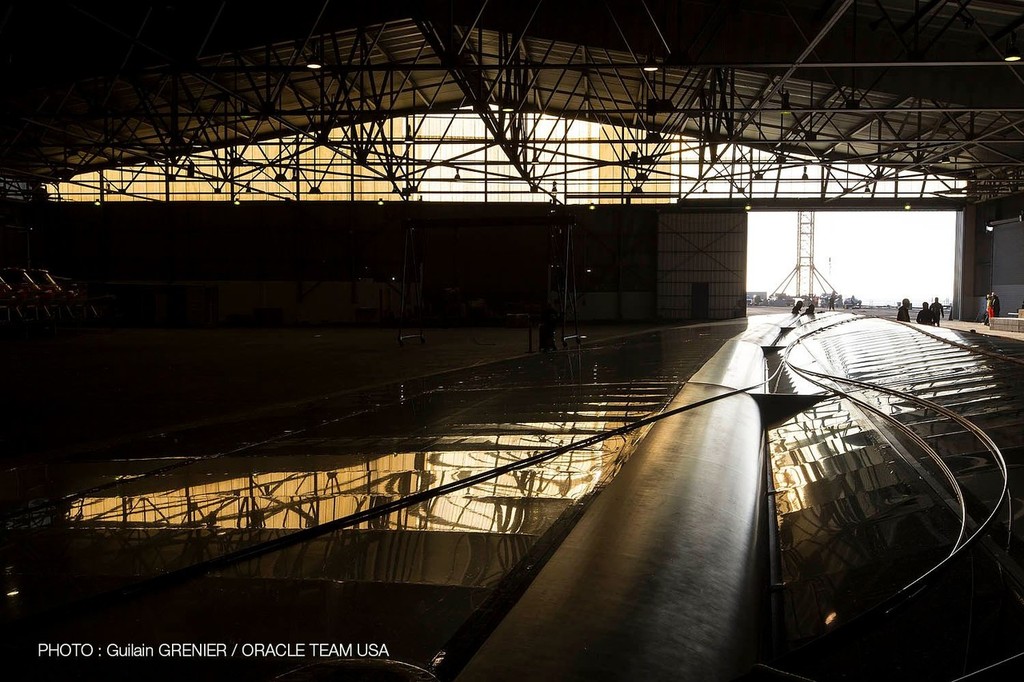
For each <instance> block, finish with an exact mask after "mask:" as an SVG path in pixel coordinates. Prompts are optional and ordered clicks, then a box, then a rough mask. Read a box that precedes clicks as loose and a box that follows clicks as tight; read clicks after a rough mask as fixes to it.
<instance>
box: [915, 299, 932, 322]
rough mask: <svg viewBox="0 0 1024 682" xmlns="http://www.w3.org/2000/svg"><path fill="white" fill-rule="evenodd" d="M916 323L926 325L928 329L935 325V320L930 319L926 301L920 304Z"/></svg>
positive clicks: (930, 314) (930, 315)
mask: <svg viewBox="0 0 1024 682" xmlns="http://www.w3.org/2000/svg"><path fill="white" fill-rule="evenodd" d="M917 323H918V324H926V325H928V326H929V327H931V326H934V325H935V318H934V317H932V311H931V309H930V308H929V307H928V301H924V302H923V303H921V312H919V313H918V314H917Z"/></svg>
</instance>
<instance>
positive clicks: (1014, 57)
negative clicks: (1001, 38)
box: [1003, 31, 1020, 62]
mask: <svg viewBox="0 0 1024 682" xmlns="http://www.w3.org/2000/svg"><path fill="white" fill-rule="evenodd" d="M1003 61H1004V62H1019V61H1020V48H1019V47H1017V32H1016V31H1010V40H1009V42H1007V43H1006V54H1004V55H1003Z"/></svg>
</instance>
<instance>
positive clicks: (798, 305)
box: [790, 298, 814, 315]
mask: <svg viewBox="0 0 1024 682" xmlns="http://www.w3.org/2000/svg"><path fill="white" fill-rule="evenodd" d="M803 307H804V302H803V301H797V302H796V305H795V306H793V310H791V311H790V312H791V313H792V314H794V315H813V314H814V299H813V298H812V299H811V301H810V303H808V304H807V310H804V311H803V312H801V309H802V308H803Z"/></svg>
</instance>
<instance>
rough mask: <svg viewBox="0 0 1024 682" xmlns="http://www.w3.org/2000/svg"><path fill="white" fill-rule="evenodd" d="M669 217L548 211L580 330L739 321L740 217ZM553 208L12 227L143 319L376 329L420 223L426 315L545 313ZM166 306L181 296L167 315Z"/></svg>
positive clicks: (322, 206)
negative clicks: (568, 260) (529, 309)
mask: <svg viewBox="0 0 1024 682" xmlns="http://www.w3.org/2000/svg"><path fill="white" fill-rule="evenodd" d="M674 208H675V207H672V208H665V207H657V208H655V207H645V206H611V207H597V209H596V210H589V209H588V208H587V207H585V206H582V207H572V208H571V209H569V208H565V207H559V208H557V209H556V211H558V214H557V215H558V216H560V218H558V219H559V220H561V221H563V222H564V221H565V220H566V217H567V216H568V215H569V214H568V213H567V212H569V211H571V213H572V216H573V217H574V218H575V223H576V228H574V230H573V235H574V237H573V249H574V252H575V264H576V274H577V279H578V288H579V291H580V292H581V294H582V298H581V301H580V307H579V312H580V315H581V317H582V318H584V319H602V320H630V319H634V320H639V319H655V318H657V317H662V318H668V319H696V318H700V319H722V318H727V317H734V316H736V315H738V314H739V315H742V314H743V310H742V302H741V301H740V300H739V299H742V297H743V296H744V291H745V288H746V284H745V279H746V214H745V213H744V212H742V211H721V210H718V211H711V212H708V211H704V212H692V211H682V210H673V209H674ZM550 209H551V207H550V206H549V205H547V204H437V203H428V202H401V203H399V202H388V203H386V204H385V205H383V206H378V205H377V204H376V203H350V202H345V203H334V202H243V203H242V204H241V205H238V206H236V205H233V204H230V203H228V202H195V203H186V202H175V203H166V204H151V203H145V204H143V203H129V202H125V203H115V202H110V203H107V204H104V205H102V206H94V205H92V204H85V203H82V204H78V203H65V204H58V203H46V204H39V205H34V206H32V207H31V208H30V209H28V210H27V211H26V212H25V214H24V216H23V222H24V223H25V224H28V225H31V226H32V227H33V231H32V233H31V257H32V261H33V265H34V266H36V267H46V268H48V269H50V270H51V272H53V273H54V274H56V275H61V276H66V277H71V278H75V279H78V280H82V281H86V282H89V283H91V284H92V285H93V286H94V287H98V288H99V290H103V289H104V287H107V288H112V289H111V290H112V291H115V293H117V294H118V295H119V297H120V298H121V299H122V300H123V302H124V303H125V305H126V306H127V307H129V308H130V309H131V310H130V311H129V313H130V314H129V317H132V316H134V317H136V318H141V319H140V320H139V321H145V322H150V323H157V324H195V323H199V324H215V323H221V322H225V321H232V319H242V320H245V319H247V316H248V318H251V317H252V315H253V313H254V311H255V310H257V309H258V310H263V311H267V310H271V311H274V310H279V311H280V313H279V318H278V317H276V316H272V318H273V319H279V321H281V322H284V323H294V322H350V321H380V320H386V318H387V317H388V316H389V315H392V314H393V313H394V312H395V310H397V305H398V296H397V293H398V291H397V290H398V287H397V283H398V282H400V280H401V274H402V262H403V251H404V243H405V227H406V226H407V225H408V224H409V223H410V221H426V222H428V223H429V224H430V225H431V227H430V228H428V229H420V230H418V231H417V238H418V240H419V243H420V246H421V247H422V251H423V272H424V296H425V299H426V300H427V302H428V305H430V306H431V307H432V309H433V312H434V313H435V314H436V313H440V312H443V311H441V309H442V308H444V307H445V306H446V305H449V304H451V303H452V302H453V300H454V299H460V300H461V305H462V314H463V315H465V314H466V304H467V303H470V302H472V303H473V304H474V305H477V304H479V303H483V304H486V306H487V309H488V314H490V315H492V316H501V315H504V313H505V312H506V311H507V310H513V309H516V308H517V306H520V305H525V304H530V305H534V306H536V305H542V304H543V301H544V300H545V292H546V291H548V290H549V287H551V286H552V277H553V276H555V277H557V276H558V273H557V268H558V266H559V263H562V262H564V250H563V248H562V246H561V245H560V244H558V243H556V240H555V238H554V237H553V234H552V228H551V226H550V225H549V224H548V221H549V220H550V219H551V216H552V214H551V213H550ZM448 221H450V225H451V226H449V222H448ZM24 238H25V236H24V235H19V234H12V233H10V231H8V232H5V234H4V238H3V240H2V241H0V248H2V249H3V251H2V253H0V257H2V260H3V262H4V263H5V264H7V265H24V260H25V254H24V253H23V252H24V251H25V244H24ZM552 269H554V270H555V272H554V273H553V272H552ZM392 278H395V280H394V283H392V282H393V280H392ZM695 294H696V296H697V299H694V295H695ZM175 297H177V298H181V297H184V299H183V300H182V301H178V303H177V304H174V303H173V301H172V299H174V298H175ZM694 300H697V304H696V305H694V304H693V301H694ZM446 301H447V303H446ZM168 306H169V307H168ZM738 306H739V307H738ZM449 307H450V306H449ZM172 309H173V310H172ZM506 309H507V310H506ZM374 310H376V313H374V312H373V311H374ZM161 311H162V312H161ZM447 312H448V313H449V314H451V313H452V311H451V310H448V311H447ZM478 312H479V311H478ZM250 321H251V320H250ZM256 321H259V320H256Z"/></svg>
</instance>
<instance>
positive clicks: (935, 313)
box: [929, 296, 946, 327]
mask: <svg viewBox="0 0 1024 682" xmlns="http://www.w3.org/2000/svg"><path fill="white" fill-rule="evenodd" d="M929 308H930V309H931V311H932V319H934V320H935V326H936V327H938V326H939V319H941V318H944V317H946V311H945V309H944V308H943V307H942V304H941V303H939V297H938V296H936V297H935V300H934V301H932V304H931V305H930V306H929Z"/></svg>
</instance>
